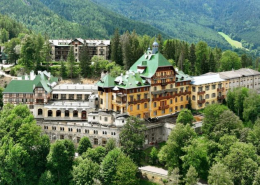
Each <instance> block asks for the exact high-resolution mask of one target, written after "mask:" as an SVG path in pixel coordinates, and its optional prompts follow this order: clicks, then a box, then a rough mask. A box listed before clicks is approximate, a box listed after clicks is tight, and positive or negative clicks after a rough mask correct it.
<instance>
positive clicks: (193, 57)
mask: <svg viewBox="0 0 260 185" xmlns="http://www.w3.org/2000/svg"><path fill="white" fill-rule="evenodd" d="M189 61H190V63H191V72H192V73H191V75H194V74H195V64H196V48H195V45H194V44H191V46H190V55H189Z"/></svg>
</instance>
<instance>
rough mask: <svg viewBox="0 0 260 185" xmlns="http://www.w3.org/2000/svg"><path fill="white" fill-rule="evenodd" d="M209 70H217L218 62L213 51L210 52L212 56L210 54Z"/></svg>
mask: <svg viewBox="0 0 260 185" xmlns="http://www.w3.org/2000/svg"><path fill="white" fill-rule="evenodd" d="M209 71H211V72H215V71H216V62H215V59H214V55H213V53H212V52H211V53H210V56H209Z"/></svg>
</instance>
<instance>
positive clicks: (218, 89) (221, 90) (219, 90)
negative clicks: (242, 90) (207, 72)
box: [217, 87, 225, 92]
mask: <svg viewBox="0 0 260 185" xmlns="http://www.w3.org/2000/svg"><path fill="white" fill-rule="evenodd" d="M224 90H225V88H224V87H222V88H217V91H218V92H223V91H224Z"/></svg>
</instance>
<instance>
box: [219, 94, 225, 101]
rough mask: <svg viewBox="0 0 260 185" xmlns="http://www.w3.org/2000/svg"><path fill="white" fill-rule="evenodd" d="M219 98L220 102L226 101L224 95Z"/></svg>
mask: <svg viewBox="0 0 260 185" xmlns="http://www.w3.org/2000/svg"><path fill="white" fill-rule="evenodd" d="M217 98H218V100H224V99H225V96H224V95H222V96H218V97H217Z"/></svg>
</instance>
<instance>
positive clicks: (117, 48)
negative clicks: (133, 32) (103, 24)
mask: <svg viewBox="0 0 260 185" xmlns="http://www.w3.org/2000/svg"><path fill="white" fill-rule="evenodd" d="M111 60H112V61H115V62H116V63H117V64H119V65H123V59H122V47H121V43H120V34H119V31H118V29H116V30H115V33H114V36H113V38H112V40H111Z"/></svg>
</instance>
